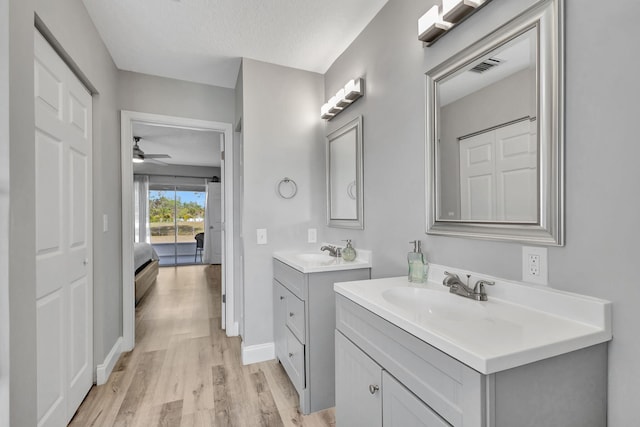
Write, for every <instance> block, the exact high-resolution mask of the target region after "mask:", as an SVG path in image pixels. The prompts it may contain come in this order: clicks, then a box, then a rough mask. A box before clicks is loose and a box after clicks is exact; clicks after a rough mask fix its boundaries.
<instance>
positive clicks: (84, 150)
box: [34, 31, 93, 426]
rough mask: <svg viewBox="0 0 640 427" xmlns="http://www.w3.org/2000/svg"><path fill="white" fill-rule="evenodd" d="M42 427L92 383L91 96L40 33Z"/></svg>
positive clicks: (63, 417)
mask: <svg viewBox="0 0 640 427" xmlns="http://www.w3.org/2000/svg"><path fill="white" fill-rule="evenodd" d="M34 51H35V60H34V67H35V68H34V74H35V122H36V128H35V147H36V150H35V153H36V159H35V165H36V167H35V171H34V173H35V177H36V193H35V199H36V200H35V202H36V307H37V353H38V354H37V363H38V364H37V377H38V380H37V387H38V394H37V406H38V426H63V425H67V423H68V421H69V420H70V419H71V417H72V416H73V414H74V413H75V411H76V409H77V408H78V406H79V405H80V403H81V402H82V400H83V399H84V397H85V396H86V394H87V392H88V391H89V389H90V388H91V385H92V383H93V253H92V244H93V243H92V228H93V225H92V194H91V182H92V179H91V178H92V173H91V171H92V169H91V153H92V150H91V148H92V138H91V94H90V93H89V92H88V91H87V89H86V88H85V87H84V86H83V85H82V83H80V81H79V80H78V79H77V77H76V76H75V75H74V74H73V72H72V71H71V70H70V69H69V68H68V67H67V65H66V64H65V63H64V62H63V61H62V59H60V57H59V56H58V55H57V54H56V52H55V51H54V50H53V48H52V47H51V46H50V45H49V44H48V43H47V41H46V40H45V39H44V38H43V37H42V35H41V34H40V33H39V32H38V31H35V46H34Z"/></svg>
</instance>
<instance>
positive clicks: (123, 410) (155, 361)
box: [114, 350, 166, 426]
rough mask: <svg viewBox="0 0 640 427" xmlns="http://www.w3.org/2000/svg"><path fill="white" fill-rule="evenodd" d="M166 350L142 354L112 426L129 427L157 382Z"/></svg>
mask: <svg viewBox="0 0 640 427" xmlns="http://www.w3.org/2000/svg"><path fill="white" fill-rule="evenodd" d="M165 354H166V350H158V351H150V352H147V353H144V354H143V355H142V357H141V359H140V363H139V364H138V367H137V369H136V371H135V374H134V376H133V380H132V381H131V385H130V386H129V388H128V389H127V393H126V395H125V397H124V400H123V401H122V405H121V406H120V409H119V411H118V415H117V416H116V419H115V422H114V426H131V425H133V422H134V420H135V416H136V413H137V412H138V409H139V408H140V407H141V406H143V403H144V400H145V399H146V398H147V394H150V393H149V389H152V388H153V386H154V385H155V383H157V381H158V371H159V369H160V367H161V366H162V363H163V362H164V358H165Z"/></svg>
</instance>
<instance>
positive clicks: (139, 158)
mask: <svg viewBox="0 0 640 427" xmlns="http://www.w3.org/2000/svg"><path fill="white" fill-rule="evenodd" d="M132 160H133V163H144V157H142V156H141V155H139V154H134V155H133V159H132Z"/></svg>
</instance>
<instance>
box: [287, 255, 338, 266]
mask: <svg viewBox="0 0 640 427" xmlns="http://www.w3.org/2000/svg"><path fill="white" fill-rule="evenodd" d="M294 256H295V257H296V258H298V259H300V260H301V261H303V262H309V263H318V264H320V265H329V264H333V263H335V262H336V261H337V260H338V259H339V258H337V257H332V256H329V255H325V254H318V253H300V254H295V255H294Z"/></svg>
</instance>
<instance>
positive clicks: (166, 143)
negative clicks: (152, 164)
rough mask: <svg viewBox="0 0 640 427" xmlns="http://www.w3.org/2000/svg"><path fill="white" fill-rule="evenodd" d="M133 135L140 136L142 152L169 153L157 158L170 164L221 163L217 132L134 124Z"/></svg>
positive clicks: (214, 164)
mask: <svg viewBox="0 0 640 427" xmlns="http://www.w3.org/2000/svg"><path fill="white" fill-rule="evenodd" d="M133 135H134V136H139V137H140V142H139V143H138V145H139V147H140V148H141V149H142V151H144V153H145V154H168V155H170V156H171V158H170V159H158V160H160V161H162V162H163V163H167V164H170V165H187V166H215V167H219V166H220V133H219V132H214V131H202V130H192V129H181V128H174V127H167V126H156V125H148V124H144V123H137V122H134V123H133Z"/></svg>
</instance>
